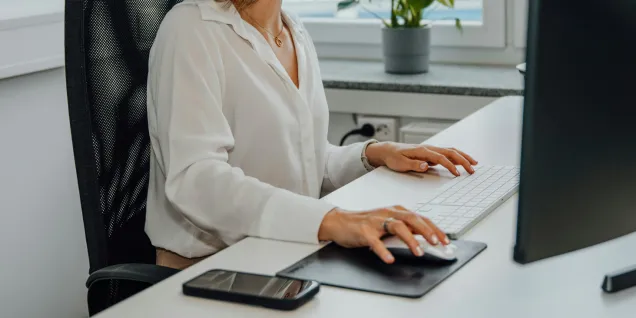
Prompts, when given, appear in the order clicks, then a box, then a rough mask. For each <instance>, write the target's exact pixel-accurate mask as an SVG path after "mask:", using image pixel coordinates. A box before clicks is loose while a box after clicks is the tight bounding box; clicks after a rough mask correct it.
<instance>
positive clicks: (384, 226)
mask: <svg viewBox="0 0 636 318" xmlns="http://www.w3.org/2000/svg"><path fill="white" fill-rule="evenodd" d="M393 221H395V219H394V218H386V220H384V223H383V224H382V227H383V228H384V232H385V233H386V234H391V232H390V231H389V223H391V222H393Z"/></svg>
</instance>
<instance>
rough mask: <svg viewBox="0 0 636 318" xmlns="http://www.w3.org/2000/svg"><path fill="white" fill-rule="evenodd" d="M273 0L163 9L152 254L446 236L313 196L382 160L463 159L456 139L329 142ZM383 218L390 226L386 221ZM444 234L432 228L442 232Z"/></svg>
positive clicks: (311, 84) (152, 95) (152, 81)
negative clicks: (258, 241)
mask: <svg viewBox="0 0 636 318" xmlns="http://www.w3.org/2000/svg"><path fill="white" fill-rule="evenodd" d="M280 1H281V0H232V2H226V1H222V2H215V1H213V0H186V1H185V2H184V3H182V4H180V5H177V6H176V7H175V8H173V9H172V10H171V11H170V12H169V13H168V15H167V17H166V18H165V20H164V21H163V23H162V25H161V27H160V30H159V33H158V35H157V38H156V41H155V44H154V46H153V49H152V51H151V55H150V74H149V79H148V120H149V128H150V137H151V142H152V155H151V167H150V171H151V176H150V186H149V191H148V208H147V211H148V213H147V218H146V232H147V233H148V236H149V237H150V239H151V241H152V243H153V245H154V246H156V247H157V263H158V264H160V265H164V266H169V267H174V268H185V267H187V266H190V265H192V264H194V263H196V262H197V261H198V260H200V259H201V258H203V257H206V256H209V255H211V254H213V253H215V252H217V251H219V250H221V249H223V248H225V247H227V246H229V245H232V244H234V243H235V242H237V241H239V240H240V239H242V238H243V237H245V236H257V237H263V238H270V239H276V240H288V241H295V242H306V243H318V242H319V241H334V242H336V243H337V244H340V245H342V246H346V247H362V246H369V247H371V249H372V250H373V251H374V252H375V253H376V254H377V255H378V256H379V257H381V258H382V260H384V261H385V262H387V263H391V262H393V261H394V259H393V256H392V255H391V253H389V251H388V250H387V249H386V247H385V246H384V245H383V244H382V241H381V240H380V238H381V237H382V236H384V235H386V234H391V235H397V236H399V237H400V238H401V239H402V240H404V241H405V242H406V243H407V244H408V246H409V247H410V249H411V250H412V252H413V253H415V254H416V255H421V254H422V250H421V249H420V248H419V246H418V244H417V242H416V240H415V239H414V237H413V234H422V235H423V236H424V237H426V239H427V240H428V241H429V242H430V243H432V244H440V243H441V244H448V239H447V238H446V236H445V235H444V233H443V232H442V231H440V230H439V229H438V228H437V227H436V226H435V225H434V224H433V223H431V222H430V221H429V220H428V219H426V218H423V217H421V216H418V215H416V214H414V213H412V212H410V211H407V210H406V209H404V208H402V207H399V206H395V207H390V208H379V209H376V210H371V211H363V212H357V213H353V212H349V211H344V210H342V209H339V208H338V207H335V206H333V205H331V204H329V203H327V202H324V201H321V200H318V197H319V196H320V193H321V191H323V190H324V191H332V190H334V189H336V188H338V187H341V186H343V185H345V184H347V183H348V182H350V181H352V180H354V179H356V178H358V177H360V176H361V175H363V174H364V173H366V172H367V171H369V170H372V169H373V168H376V167H379V166H387V167H388V168H390V169H393V170H395V171H418V172H424V171H426V170H427V169H428V167H429V166H430V165H435V164H440V165H442V166H444V167H446V168H447V169H449V170H450V171H451V172H452V173H454V174H455V175H459V171H458V170H457V168H456V165H461V166H463V167H464V169H466V170H467V171H468V172H470V173H472V172H473V169H472V167H471V165H475V164H477V162H476V161H474V160H473V159H472V158H471V157H470V156H468V155H466V154H465V153H462V152H461V151H458V150H454V149H443V148H436V147H424V146H411V145H404V144H397V143H378V142H375V141H369V142H366V143H358V144H354V145H350V146H346V147H334V146H332V145H330V144H329V143H328V141H327V127H328V114H329V113H328V109H327V101H326V98H325V92H324V89H323V86H322V82H321V78H320V72H319V67H318V59H317V57H316V51H315V48H314V46H313V44H312V41H311V39H310V38H309V34H307V32H306V31H305V30H304V28H303V26H302V25H301V23H300V22H299V20H298V19H295V18H291V17H290V16H289V15H287V14H285V13H284V12H282V11H281V2H280ZM387 232H388V233H387ZM440 241H441V242H440Z"/></svg>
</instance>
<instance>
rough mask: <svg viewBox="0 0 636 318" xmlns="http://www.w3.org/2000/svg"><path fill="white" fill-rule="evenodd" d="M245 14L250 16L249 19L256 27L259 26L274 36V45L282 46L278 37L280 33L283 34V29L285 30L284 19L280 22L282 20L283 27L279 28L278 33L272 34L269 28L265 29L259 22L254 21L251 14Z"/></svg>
mask: <svg viewBox="0 0 636 318" xmlns="http://www.w3.org/2000/svg"><path fill="white" fill-rule="evenodd" d="M246 14H247V13H246ZM247 16H248V17H249V18H250V20H252V21H253V22H254V23H256V25H257V26H258V27H260V28H261V29H263V30H265V32H267V33H269V35H271V36H273V37H274V43H276V46H278V47H281V46H283V41H282V40H281V39H280V35H281V34H283V31H285V21H284V20H282V19H281V20H282V22H283V27H282V28H281V29H280V32H278V35H274V33H272V32H269V30H267V29H266V28H265V27H263V26H262V25H261V24H260V23H258V21H256V20H255V19H254V18H252V16H251V15H249V14H247Z"/></svg>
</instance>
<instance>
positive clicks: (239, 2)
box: [215, 0, 258, 12]
mask: <svg viewBox="0 0 636 318" xmlns="http://www.w3.org/2000/svg"><path fill="white" fill-rule="evenodd" d="M215 1H216V2H221V3H225V5H226V6H230V5H232V4H234V7H235V8H236V10H237V11H239V12H240V11H241V10H243V9H245V8H247V7H249V6H251V5H252V4H254V3H256V1H258V0H215Z"/></svg>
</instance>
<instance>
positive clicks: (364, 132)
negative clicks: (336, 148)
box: [340, 124, 375, 146]
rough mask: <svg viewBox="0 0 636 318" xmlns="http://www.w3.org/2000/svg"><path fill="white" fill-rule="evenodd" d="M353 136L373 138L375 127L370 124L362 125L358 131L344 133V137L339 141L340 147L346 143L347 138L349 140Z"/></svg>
mask: <svg viewBox="0 0 636 318" xmlns="http://www.w3.org/2000/svg"><path fill="white" fill-rule="evenodd" d="M353 135H360V136H364V137H369V138H371V137H373V136H375V127H373V125H371V124H364V125H362V127H360V128H359V129H354V130H352V131H350V132H348V133H346V134H345V135H344V137H342V139H340V146H342V145H344V143H345V141H347V138H349V137H351V136H353Z"/></svg>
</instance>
